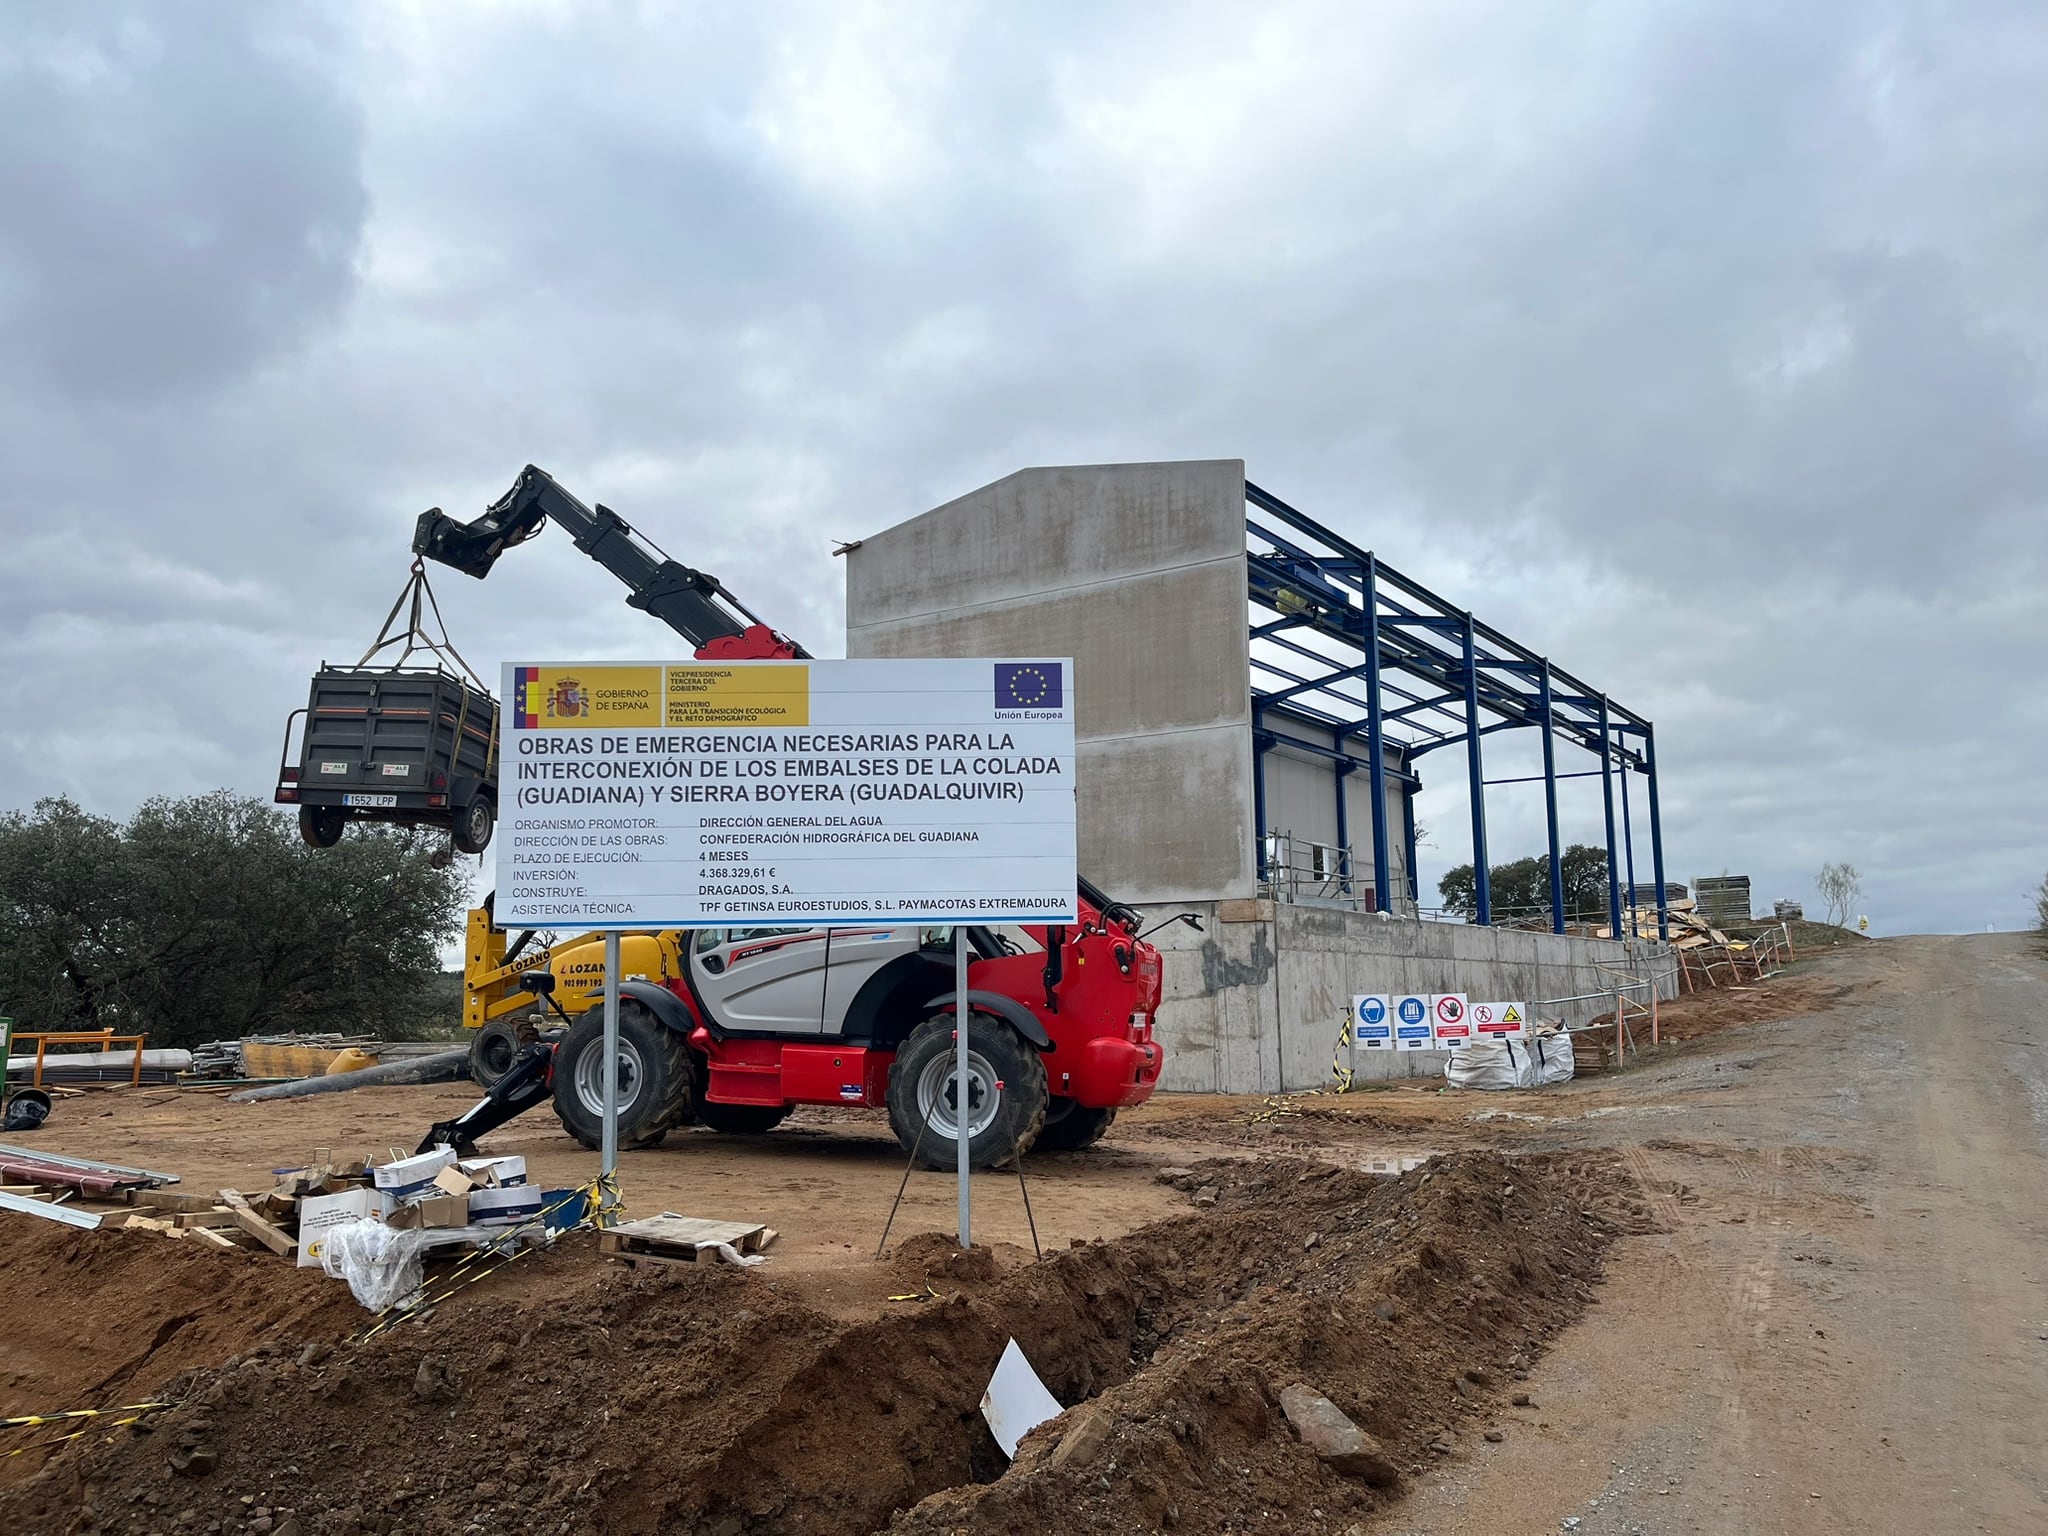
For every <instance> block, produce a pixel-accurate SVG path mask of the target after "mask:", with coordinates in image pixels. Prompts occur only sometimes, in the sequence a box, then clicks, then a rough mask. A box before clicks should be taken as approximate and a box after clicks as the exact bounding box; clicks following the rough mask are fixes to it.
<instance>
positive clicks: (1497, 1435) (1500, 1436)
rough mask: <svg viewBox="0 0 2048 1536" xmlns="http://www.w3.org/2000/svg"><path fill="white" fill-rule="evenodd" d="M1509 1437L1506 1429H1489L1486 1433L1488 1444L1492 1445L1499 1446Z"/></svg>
mask: <svg viewBox="0 0 2048 1536" xmlns="http://www.w3.org/2000/svg"><path fill="white" fill-rule="evenodd" d="M1507 1437H1508V1432H1507V1431H1506V1430H1504V1429H1489V1430H1488V1431H1487V1432H1486V1439H1487V1442H1488V1443H1489V1444H1491V1445H1499V1444H1500V1443H1501V1442H1503V1441H1504V1440H1506V1439H1507Z"/></svg>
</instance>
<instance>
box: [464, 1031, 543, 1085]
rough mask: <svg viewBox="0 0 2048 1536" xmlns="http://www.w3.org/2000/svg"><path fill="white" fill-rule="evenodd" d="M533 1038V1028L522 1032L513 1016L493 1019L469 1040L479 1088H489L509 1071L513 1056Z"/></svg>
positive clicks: (472, 1072) (471, 1066)
mask: <svg viewBox="0 0 2048 1536" xmlns="http://www.w3.org/2000/svg"><path fill="white" fill-rule="evenodd" d="M529 1038H533V1032H532V1030H531V1028H529V1029H528V1031H527V1033H526V1034H525V1035H522V1034H521V1033H520V1032H519V1027H518V1026H517V1025H515V1024H513V1023H512V1022H511V1020H509V1019H493V1020H491V1022H490V1023H488V1024H486V1025H484V1027H483V1028H482V1029H479V1030H478V1031H477V1032H476V1038H475V1039H473V1040H471V1041H470V1042H469V1075H470V1077H471V1078H473V1079H474V1080H475V1082H476V1085H477V1087H479V1088H488V1087H490V1086H491V1084H493V1083H495V1082H496V1081H497V1080H498V1079H499V1078H501V1077H503V1076H504V1075H505V1074H506V1073H507V1072H509V1071H510V1070H511V1069H512V1058H513V1057H514V1056H517V1055H518V1054H519V1047H520V1046H522V1045H524V1044H525V1043H526V1041H527V1040H528V1039H529Z"/></svg>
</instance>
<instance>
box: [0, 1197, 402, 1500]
mask: <svg viewBox="0 0 2048 1536" xmlns="http://www.w3.org/2000/svg"><path fill="white" fill-rule="evenodd" d="M0 1222H4V1223H5V1235H4V1237H0V1312H4V1315H5V1316H6V1317H7V1319H8V1322H7V1324H6V1334H7V1343H6V1347H5V1348H4V1349H0V1416H12V1415H15V1414H27V1413H46V1412H50V1411H53V1410H60V1409H68V1408H74V1407H81V1406H99V1405H102V1404H114V1403H133V1402H141V1401H144V1400H146V1399H147V1398H148V1397H149V1396H150V1394H152V1393H154V1392H155V1391H156V1390H157V1389H158V1388H159V1387H161V1386H163V1384H164V1383H165V1382H167V1381H169V1380H170V1379H171V1378H172V1377H173V1376H176V1375H177V1374H178V1373H179V1372H181V1371H185V1370H189V1369H191V1368H192V1367H194V1366H200V1365H218V1364H219V1363H220V1362H221V1361H223V1360H226V1359H227V1358H228V1357H229V1356H231V1355H233V1354H235V1353H237V1352H238V1351H240V1350H243V1349H246V1348H248V1347H249V1344H250V1343H251V1341H252V1340H255V1339H259V1338H274V1339H286V1340H302V1341H303V1340H312V1339H316V1338H317V1339H327V1340H335V1339H340V1338H344V1337H346V1336H347V1335H348V1334H349V1333H350V1332H352V1331H353V1330H355V1329H356V1328H358V1327H360V1326H361V1322H362V1309H361V1308H360V1307H358V1306H356V1304H355V1303H354V1302H353V1301H351V1300H350V1299H349V1296H348V1292H347V1291H346V1289H344V1288H342V1287H338V1286H336V1285H335V1284H334V1283H333V1282H332V1281H330V1280H328V1279H327V1278H326V1277H325V1276H324V1275H321V1274H319V1273H317V1272H314V1271H308V1270H298V1269H293V1268H292V1267H291V1266H290V1265H288V1264H281V1263H279V1262H278V1260H277V1259H276V1258H275V1257H273V1256H272V1255H270V1254H267V1253H266V1254H261V1255H258V1254H253V1253H224V1252H222V1251H221V1250H219V1249H217V1248H201V1247H200V1246H199V1245H198V1244H196V1243H192V1242H189V1241H188V1242H170V1241H166V1240H165V1239H164V1238H163V1237H161V1236H159V1235H157V1234H155V1233H147V1232H123V1231H119V1230H115V1231H109V1232H81V1231H78V1230H76V1229H74V1228H70V1227H59V1226H52V1225H49V1224H47V1223H44V1222H40V1221H36V1220H34V1219H32V1218H30V1217H25V1216H20V1217H15V1216H9V1217H0ZM13 1448H14V1446H13V1444H12V1443H10V1444H8V1445H7V1446H5V1447H0V1449H6V1450H12V1449H13ZM34 1465H35V1462H34V1460H33V1458H31V1457H27V1456H11V1457H0V1484H4V1483H6V1482H9V1481H16V1480H19V1478H20V1477H21V1476H22V1474H24V1473H25V1472H27V1471H29V1470H31V1469H32V1468H33V1467H34Z"/></svg>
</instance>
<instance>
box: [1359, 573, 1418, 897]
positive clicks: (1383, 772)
mask: <svg viewBox="0 0 2048 1536" xmlns="http://www.w3.org/2000/svg"><path fill="white" fill-rule="evenodd" d="M1379 607H1380V573H1379V561H1378V559H1377V558H1375V557H1373V556H1370V555H1368V556H1367V557H1366V562H1365V613H1366V624H1367V627H1368V628H1369V629H1370V630H1371V631H1372V636H1371V639H1370V640H1369V641H1368V642H1367V645H1366V652H1365V667H1366V671H1365V688H1366V715H1365V750H1366V755H1367V756H1369V757H1370V758H1371V759H1372V763H1371V765H1370V767H1369V768H1368V770H1367V772H1368V774H1369V776H1370V778H1371V780H1372V893H1373V901H1374V903H1375V910H1377V911H1380V912H1391V911H1392V910H1393V897H1394V885H1393V874H1392V871H1390V870H1389V869H1388V868H1387V723H1386V718H1385V715H1384V712H1383V710H1382V706H1381V704H1380V621H1379ZM1409 810H1410V811H1411V812H1412V810H1413V807H1412V806H1411V807H1410V808H1409ZM1404 819H1405V820H1408V821H1411V822H1412V821H1413V820H1414V819H1415V818H1414V816H1413V815H1412V814H1410V815H1406V816H1405V817H1404Z"/></svg>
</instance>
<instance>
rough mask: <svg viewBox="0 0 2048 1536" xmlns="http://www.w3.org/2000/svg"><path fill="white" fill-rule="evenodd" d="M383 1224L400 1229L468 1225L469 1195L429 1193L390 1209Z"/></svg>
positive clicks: (431, 1228) (429, 1228) (432, 1228)
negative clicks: (421, 1197)
mask: <svg viewBox="0 0 2048 1536" xmlns="http://www.w3.org/2000/svg"><path fill="white" fill-rule="evenodd" d="M384 1224H385V1225H386V1226H389V1227H397V1228H399V1229H400V1230H410V1229H412V1228H415V1227H418V1228H425V1229H428V1230H435V1229H439V1228H443V1227H466V1226H468V1225H469V1196H468V1195H429V1196H428V1197H427V1198H426V1199H424V1200H417V1201H414V1202H413V1203H412V1204H410V1205H401V1206H399V1207H398V1208H397V1209H396V1210H393V1211H391V1212H390V1213H388V1214H387V1215H386V1216H385V1218H384Z"/></svg>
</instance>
